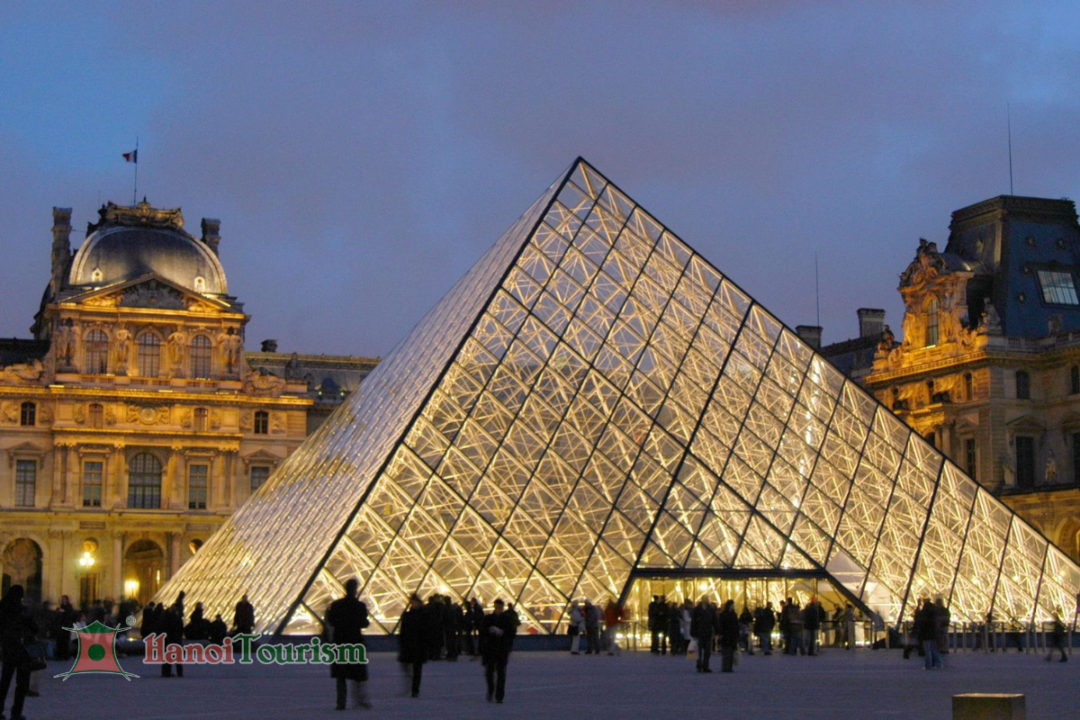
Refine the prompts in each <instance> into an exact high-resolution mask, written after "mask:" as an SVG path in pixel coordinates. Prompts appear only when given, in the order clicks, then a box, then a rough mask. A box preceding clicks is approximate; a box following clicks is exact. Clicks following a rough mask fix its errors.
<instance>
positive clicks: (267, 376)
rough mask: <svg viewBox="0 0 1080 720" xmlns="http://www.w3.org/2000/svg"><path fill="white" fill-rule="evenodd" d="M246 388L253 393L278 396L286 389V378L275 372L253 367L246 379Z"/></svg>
mask: <svg viewBox="0 0 1080 720" xmlns="http://www.w3.org/2000/svg"><path fill="white" fill-rule="evenodd" d="M244 390H245V391H246V392H248V393H250V394H252V395H270V396H272V397H277V396H278V395H281V393H283V392H284V391H285V380H284V378H279V377H278V376H277V375H274V374H273V373H269V372H266V371H265V370H261V369H258V368H256V369H253V370H252V371H251V373H250V374H249V375H248V376H247V379H246V380H245V381H244Z"/></svg>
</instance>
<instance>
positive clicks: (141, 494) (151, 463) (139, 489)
mask: <svg viewBox="0 0 1080 720" xmlns="http://www.w3.org/2000/svg"><path fill="white" fill-rule="evenodd" d="M128 507H133V508H159V507H161V463H160V462H159V461H158V459H157V458H156V457H154V456H153V455H151V454H150V453H139V454H138V455H136V456H135V457H133V458H132V459H131V465H130V466H129V467H128Z"/></svg>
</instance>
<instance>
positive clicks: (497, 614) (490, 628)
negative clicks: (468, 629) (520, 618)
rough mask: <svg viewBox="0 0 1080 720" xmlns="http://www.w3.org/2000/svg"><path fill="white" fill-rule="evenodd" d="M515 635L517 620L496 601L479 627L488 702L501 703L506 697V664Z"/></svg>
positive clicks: (500, 601)
mask: <svg viewBox="0 0 1080 720" xmlns="http://www.w3.org/2000/svg"><path fill="white" fill-rule="evenodd" d="M516 634H517V618H515V617H514V616H512V615H511V614H510V613H509V612H504V611H503V601H502V600H496V601H495V603H494V604H493V606H492V612H491V614H490V615H486V616H485V617H484V622H483V624H482V625H481V627H480V643H481V645H482V646H483V656H484V677H485V678H486V679H487V700H488V702H491V701H492V699H493V698H494V700H495V702H497V703H501V702H502V701H503V697H504V696H505V695H506V664H507V663H508V662H509V661H510V651H511V650H512V649H513V648H514V635H516Z"/></svg>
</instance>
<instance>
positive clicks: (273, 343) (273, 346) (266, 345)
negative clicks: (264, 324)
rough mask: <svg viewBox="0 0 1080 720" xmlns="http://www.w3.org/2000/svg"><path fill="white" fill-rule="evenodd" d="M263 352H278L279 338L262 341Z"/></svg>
mask: <svg viewBox="0 0 1080 720" xmlns="http://www.w3.org/2000/svg"><path fill="white" fill-rule="evenodd" d="M262 351H263V352H273V353H276V352H277V340H263V341H262Z"/></svg>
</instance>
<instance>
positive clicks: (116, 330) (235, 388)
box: [0, 201, 377, 605]
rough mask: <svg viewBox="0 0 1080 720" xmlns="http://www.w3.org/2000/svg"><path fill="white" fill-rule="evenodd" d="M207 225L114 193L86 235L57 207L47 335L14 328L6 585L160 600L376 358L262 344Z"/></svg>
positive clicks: (3, 545)
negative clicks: (196, 229) (254, 346)
mask: <svg viewBox="0 0 1080 720" xmlns="http://www.w3.org/2000/svg"><path fill="white" fill-rule="evenodd" d="M201 229H202V234H201V237H198V238H196V237H194V236H192V235H191V234H189V233H188V232H187V231H186V230H185V228H184V218H183V216H182V214H181V212H180V210H178V209H177V210H160V209H155V208H153V207H151V206H150V205H149V204H148V203H146V202H145V201H143V202H142V203H139V204H138V205H136V206H134V207H122V206H117V205H114V204H112V203H109V204H108V205H106V206H104V207H102V208H101V210H100V213H99V217H98V218H97V220H96V222H94V223H90V224H89V227H88V230H87V234H86V238H85V239H84V240H83V241H82V243H81V245H80V246H79V247H78V248H77V250H76V251H75V252H74V253H73V252H72V250H71V246H70V243H71V240H70V236H71V211H70V210H68V209H63V208H55V209H54V210H53V226H52V264H51V276H50V277H49V278H48V282H47V286H46V288H45V292H44V295H43V297H42V301H41V307H40V310H39V311H38V313H37V315H36V316H35V318H34V323H33V327H32V328H31V332H32V334H33V337H31V338H27V339H9V340H2V341H0V366H2V367H0V453H2V455H0V553H2V555H0V560H2V564H3V585H4V586H3V589H4V591H6V590H7V588H8V586H9V585H11V584H14V583H19V584H23V585H24V586H26V587H27V590H28V594H29V596H30V597H31V598H34V599H45V600H49V601H51V602H54V603H55V602H56V601H57V600H59V598H60V596H61V595H68V596H69V597H70V598H71V599H72V601H73V602H74V603H75V604H76V605H79V604H80V603H83V604H86V603H89V602H92V601H93V600H96V599H102V600H103V599H106V598H113V599H120V598H122V597H123V598H127V597H130V598H134V599H136V600H138V601H140V602H145V601H147V600H148V599H149V598H150V597H152V596H153V595H154V593H155V592H157V590H158V588H159V587H160V586H161V585H162V584H163V583H164V582H165V581H167V580H168V579H169V578H170V577H171V576H172V575H174V574H175V573H176V572H177V571H178V569H179V568H180V567H181V566H182V565H183V564H184V563H185V562H187V561H188V560H189V559H190V558H191V557H192V556H193V554H197V553H198V551H199V548H200V547H201V546H202V544H203V543H204V542H205V541H206V540H207V539H208V538H209V537H210V536H211V535H212V534H213V533H214V531H215V530H217V529H218V528H219V527H220V526H221V525H222V523H223V522H224V521H225V520H226V519H227V518H228V517H229V516H230V515H231V514H232V513H233V512H234V511H235V510H236V509H237V508H238V507H240V506H241V505H242V504H243V503H244V502H245V501H246V500H247V499H248V497H249V496H251V495H252V494H253V493H254V492H255V491H256V490H258V488H259V487H260V486H261V485H262V484H264V483H265V482H266V481H267V479H268V478H269V477H270V476H271V475H272V474H273V472H274V470H275V469H276V468H277V467H278V466H279V465H280V464H281V463H282V462H283V461H284V460H285V459H286V458H287V457H288V456H289V455H290V454H291V453H292V452H293V451H294V450H296V448H297V447H298V446H299V445H300V444H301V443H302V442H303V440H304V438H305V437H306V436H307V435H308V434H309V433H310V432H311V431H312V430H313V429H314V428H315V427H316V426H317V425H318V424H319V423H320V422H321V421H322V420H323V419H324V418H325V417H326V416H327V415H329V413H330V412H331V411H332V410H333V409H334V408H336V407H337V406H338V405H340V404H341V402H342V401H343V400H344V399H345V397H346V396H347V395H348V394H349V392H351V391H353V390H355V389H356V387H357V386H358V385H359V383H360V380H361V379H362V378H363V377H364V376H365V375H366V374H367V373H368V372H370V371H371V369H372V368H373V367H374V366H375V364H376V363H377V360H376V359H369V358H355V357H327V356H318V355H303V354H297V353H293V354H285V353H278V352H277V348H276V342H275V341H267V342H264V343H263V346H262V348H261V350H260V351H258V352H252V351H249V350H248V349H247V348H246V346H245V325H246V324H247V322H248V320H249V319H250V317H249V316H248V315H247V314H245V312H244V307H243V304H242V303H240V302H239V301H238V300H237V298H236V297H233V296H232V295H230V294H229V290H228V286H227V282H226V277H225V271H224V268H223V266H222V263H221V260H220V258H219V257H218V248H219V243H220V236H219V222H218V221H216V220H210V219H204V220H203V221H202V228H201ZM46 248H47V244H46V243H42V252H45V249H46ZM43 280H44V278H43Z"/></svg>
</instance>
